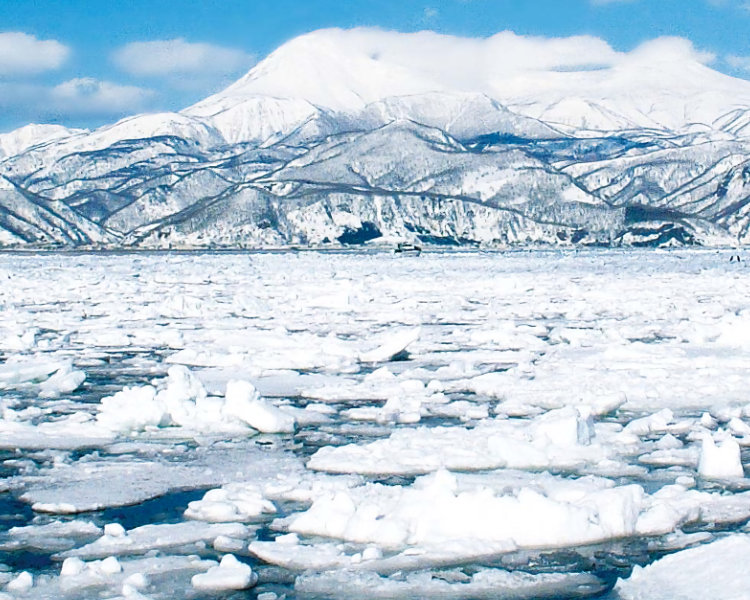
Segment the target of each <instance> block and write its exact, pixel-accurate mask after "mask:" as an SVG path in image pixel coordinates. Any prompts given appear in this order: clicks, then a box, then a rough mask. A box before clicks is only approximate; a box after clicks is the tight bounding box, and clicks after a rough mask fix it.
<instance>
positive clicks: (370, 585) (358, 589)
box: [294, 568, 606, 600]
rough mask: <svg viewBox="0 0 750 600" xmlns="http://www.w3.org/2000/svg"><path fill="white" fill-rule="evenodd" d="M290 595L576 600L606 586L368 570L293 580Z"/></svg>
mask: <svg viewBox="0 0 750 600" xmlns="http://www.w3.org/2000/svg"><path fill="white" fill-rule="evenodd" d="M294 590H295V592H296V593H297V594H298V595H301V596H303V597H310V598H317V597H321V598H323V597H324V598H337V599H338V598H341V599H346V600H349V599H350V598H365V597H366V598H382V599H386V598H387V599H391V600H398V599H404V600H411V599H412V598H441V599H442V600H464V599H466V598H514V599H515V600H531V599H533V598H577V597H584V596H589V595H591V596H593V595H594V594H597V593H601V592H603V591H605V590H606V584H605V583H604V582H603V581H601V580H600V579H598V578H597V577H596V576H594V575H591V574H588V573H542V574H536V575H532V574H529V573H523V572H509V571H503V570H500V569H486V568H479V569H477V570H476V572H473V574H472V575H471V576H469V575H466V574H465V573H464V572H463V571H462V570H459V569H457V570H451V571H448V570H442V571H426V572H417V573H409V574H406V575H403V574H399V575H397V576H391V577H383V576H380V575H378V574H376V573H372V572H367V571H358V572H354V571H348V570H342V571H332V572H328V573H306V574H303V575H300V576H299V577H297V580H296V581H295V584H294Z"/></svg>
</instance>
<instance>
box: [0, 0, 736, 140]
mask: <svg viewBox="0 0 750 600" xmlns="http://www.w3.org/2000/svg"><path fill="white" fill-rule="evenodd" d="M355 26H374V27H381V28H384V29H394V30H399V31H417V30H421V29H432V30H435V31H438V32H441V33H448V34H454V35H462V36H477V37H486V36H489V35H492V34H494V33H497V32H498V31H503V30H507V29H510V30H513V31H515V32H516V33H519V34H529V35H539V36H548V37H557V36H569V35H577V34H591V35H595V36H597V37H601V38H603V39H604V40H606V41H607V42H608V43H609V44H611V45H612V46H613V47H614V48H615V49H616V50H630V49H632V48H634V47H635V46H637V45H638V44H639V43H641V42H643V41H645V40H649V39H653V38H656V37H659V36H664V35H669V36H681V37H685V38H687V39H689V40H690V41H692V42H693V44H694V45H695V46H696V48H697V49H698V50H701V51H706V52H710V53H712V54H714V55H715V57H716V58H715V60H714V61H713V62H712V63H711V66H712V67H714V68H716V69H718V70H720V71H723V72H725V73H729V74H731V75H734V76H738V77H745V78H748V79H750V35H748V32H750V0H424V1H411V0H379V1H377V2H375V1H368V0H308V1H300V0H275V1H273V0H106V1H98V0H0V131H8V130H11V129H13V128H15V127H19V126H21V125H24V124H26V123H28V122H54V123H61V124H64V125H69V126H83V127H94V126H97V125H100V124H103V123H107V122H111V121H114V120H116V119H117V118H119V117H122V116H125V115H127V114H133V113H135V112H139V111H151V110H179V109H180V108H183V107H185V106H187V105H189V104H191V103H192V102H195V101H197V100H199V99H201V98H203V97H205V96H206V95H208V94H210V93H211V92H214V91H217V90H219V89H221V88H222V87H223V86H225V85H226V84H228V83H231V82H232V81H234V80H235V79H236V78H237V77H239V76H240V75H242V74H243V73H245V72H246V71H247V70H248V69H249V68H250V67H252V65H253V64H254V63H255V62H257V61H258V60H261V59H262V58H263V57H264V56H266V55H267V54H268V53H269V52H271V51H272V50H273V49H274V48H276V47H278V46H279V45H281V44H282V43H284V42H285V41H287V40H289V39H291V38H293V37H295V36H297V35H300V34H302V33H305V32H307V31H311V30H314V29H319V28H323V27H355Z"/></svg>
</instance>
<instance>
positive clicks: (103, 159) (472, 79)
mask: <svg viewBox="0 0 750 600" xmlns="http://www.w3.org/2000/svg"><path fill="white" fill-rule="evenodd" d="M709 59H710V57H708V56H705V55H702V54H701V53H699V52H697V51H696V50H695V49H694V48H693V47H692V46H691V45H690V44H689V43H688V42H686V41H685V40H681V39H672V38H664V39H659V40H655V41H652V42H649V43H647V44H644V45H642V46H641V47H639V48H636V49H635V50H633V51H632V52H629V53H621V52H616V51H614V50H612V49H611V48H610V47H609V46H608V45H607V44H606V43H605V42H603V41H601V40H598V39H596V38H590V37H574V38H565V39H538V38H528V37H522V36H517V35H515V34H513V33H509V32H504V33H500V34H497V35H496V36H493V37H491V38H488V39H484V40H477V39H462V38H456V37H451V36H445V35H438V34H435V33H432V32H420V33H415V34H401V33H394V32H385V31H380V30H372V29H354V30H322V31H317V32H313V33H310V34H307V35H304V36H301V37H299V38H296V39H294V40H292V41H290V42H289V43H287V44H285V45H284V46H282V47H281V48H279V49H278V50H276V51H275V52H273V53H272V54H271V55H269V56H268V58H267V59H266V60H264V61H262V62H261V63H259V64H258V65H257V66H256V67H255V68H253V69H252V70H251V71H250V72H249V73H248V74H247V75H245V76H244V77H242V78H241V79H240V80H239V81H237V82H236V83H234V84H232V85H231V86H229V87H228V88H227V89H225V90H223V91H222V92H220V93H218V94H215V95H213V96H211V97H209V98H206V99H205V100H203V101H201V102H199V103H198V104H196V105H194V106H191V107H189V108H187V109H185V110H184V111H182V112H181V113H162V114H155V115H140V116H135V117H130V118H128V119H124V120H122V121H120V122H118V123H115V124H114V125H111V126H107V127H103V128H100V129H98V130H95V131H92V132H87V131H80V130H65V129H64V128H59V127H56V126H29V127H27V128H23V129H21V130H18V131H17V132H12V133H10V134H4V135H2V136H0V176H2V177H3V179H2V180H0V182H3V183H2V185H0V232H2V237H0V243H3V244H21V243H38V244H49V243H56V244H89V245H90V244H95V245H136V246H146V247H153V246H159V247H161V246H168V245H173V246H174V245H180V246H200V247H202V246H217V245H219V246H239V247H258V246H271V245H273V246H275V245H285V244H325V243H331V244H338V243H362V242H365V241H369V240H379V241H382V242H383V243H392V242H394V241H395V240H401V239H415V240H417V239H418V240H422V241H423V242H432V243H450V244H458V243H471V244H512V243H552V244H563V245H569V244H619V243H626V244H670V243H706V244H709V243H721V244H726V243H734V242H737V241H740V242H746V241H748V237H749V236H750V234H748V227H750V209H748V208H747V206H748V204H750V153H749V150H750V82H748V81H745V80H739V79H734V78H731V77H728V76H726V75H722V74H720V73H718V72H716V71H714V70H712V69H710V68H709V67H708V66H706V64H704V63H706V62H707V61H708V60H709ZM375 243H377V242H375Z"/></svg>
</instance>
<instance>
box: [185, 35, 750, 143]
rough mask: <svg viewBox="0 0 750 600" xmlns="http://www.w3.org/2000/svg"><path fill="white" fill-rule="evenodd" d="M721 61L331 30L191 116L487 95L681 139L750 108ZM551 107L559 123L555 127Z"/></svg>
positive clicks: (344, 108) (665, 43)
mask: <svg viewBox="0 0 750 600" xmlns="http://www.w3.org/2000/svg"><path fill="white" fill-rule="evenodd" d="M711 59H712V57H711V55H709V54H706V53H701V52H699V51H698V50H696V49H695V48H694V47H693V46H692V44H691V43H690V42H689V41H687V40H684V39H682V38H669V37H665V38H659V39H657V40H652V41H650V42H647V43H644V44H642V45H641V46H639V47H637V48H635V49H634V50H632V51H630V52H618V51H615V50H614V49H612V48H611V47H610V46H609V45H608V44H607V43H606V42H604V41H603V40H601V39H599V38H595V37H591V36H574V37H567V38H537V37H531V36H521V35H517V34H515V33H513V32H509V31H504V32H500V33H498V34H496V35H493V36H491V37H488V38H482V39H478V38H461V37H456V36H450V35H443V34H438V33H435V32H431V31H420V32H416V33H398V32H394V31H385V30H381V29H370V28H356V29H348V30H344V29H324V30H319V31H314V32H311V33H308V34H305V35H302V36H300V37H297V38H295V39H293V40H291V41H289V42H287V43H286V44H284V45H283V46H281V47H280V48H279V49H277V50H276V51H274V52H273V53H271V54H270V55H269V56H268V57H267V58H266V59H265V60H263V61H261V62H260V63H259V64H258V65H256V67H255V68H253V69H252V70H251V71H250V72H249V73H247V74H246V75H245V76H244V77H242V78H241V79H240V80H238V81H237V82H236V83H234V84H232V85H231V86H229V87H228V88H226V89H225V90H223V91H222V92H219V93H218V94H216V95H214V96H212V97H210V98H208V99H206V100H204V101H203V102H201V103H199V104H198V105H196V106H195V107H191V108H190V109H188V110H187V111H186V112H187V113H188V114H198V113H202V114H206V113H209V112H210V111H211V109H210V107H212V106H223V105H226V104H227V103H231V104H232V105H233V106H237V105H238V104H240V103H242V102H246V101H251V100H252V101H253V102H254V103H255V104H257V102H258V99H259V98H261V99H274V101H275V102H276V103H278V102H279V101H282V100H283V101H290V100H295V101H304V102H306V103H308V104H309V105H311V106H312V107H316V108H318V109H324V110H329V111H335V112H338V113H344V114H349V115H351V114H356V113H358V112H360V111H362V110H363V109H364V108H365V107H366V106H368V105H370V104H373V103H376V102H379V101H383V100H385V99H387V98H392V97H401V96H416V95H420V94H430V93H435V92H440V93H466V94H480V95H486V96H488V97H489V98H491V99H492V100H494V101H496V102H499V103H500V104H502V105H505V106H509V107H511V108H513V109H514V110H516V111H517V112H521V113H523V114H524V115H525V116H527V117H532V118H541V119H542V120H547V121H550V122H552V123H553V124H559V125H564V126H568V127H574V128H587V127H588V125H587V123H592V124H593V125H594V126H595V127H594V128H595V129H602V130H605V131H606V130H610V131H612V130H617V129H619V128H620V127H621V126H622V124H623V123H632V124H633V125H635V126H641V127H649V128H654V127H656V128H662V129H665V130H676V129H681V128H683V127H685V126H687V125H690V124H692V123H706V124H710V123H712V122H714V121H715V120H716V119H718V118H720V117H721V116H722V115H724V114H725V113H727V112H729V111H730V110H733V109H734V108H736V107H737V106H738V105H743V104H744V105H746V104H750V82H747V81H745V80H739V79H735V78H732V77H728V76H725V75H722V74H720V73H717V72H716V71H713V70H712V69H710V68H709V67H707V66H706V65H705V63H706V62H709V61H710V60H711ZM717 94H718V95H722V94H723V95H725V96H726V98H725V99H724V100H723V101H722V100H721V99H720V98H719V99H717V98H715V97H714V96H716V95H717ZM566 99H571V100H580V102H572V104H571V105H573V106H575V110H573V111H572V112H571V114H569V115H568V114H566V113H565V112H564V111H562V110H561V107H564V106H565V103H562V104H561V102H562V100H566ZM584 105H592V106H595V107H596V112H597V113H602V112H604V113H609V114H612V115H613V119H612V121H611V122H610V121H609V119H607V118H604V119H602V118H600V116H601V115H595V116H594V117H593V118H592V117H591V116H588V117H587V116H585V115H581V114H580V110H579V109H578V108H579V107H580V106H584ZM550 106H553V107H554V111H553V114H552V118H545V117H546V116H547V115H546V114H545V113H546V111H547V109H548V108H549V107H550ZM599 107H605V109H604V110H603V111H601V110H600V109H599ZM652 107H653V109H652ZM310 110H312V109H310ZM310 110H308V114H307V115H306V117H309V116H310V114H309V113H310ZM299 123H300V122H297V123H296V125H299Z"/></svg>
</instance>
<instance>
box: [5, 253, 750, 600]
mask: <svg viewBox="0 0 750 600" xmlns="http://www.w3.org/2000/svg"><path fill="white" fill-rule="evenodd" d="M729 256H730V253H729V251H727V252H726V253H725V252H722V251H716V250H711V251H707V250H697V251H692V250H674V251H635V250H627V251H614V250H606V251H605V250H602V251H586V252H572V251H571V252H560V251H528V252H525V251H518V252H507V253H501V252H492V253H482V252H444V253H440V252H435V253H424V254H423V255H422V256H421V257H403V258H402V257H397V256H394V255H391V254H387V253H316V252H298V253H295V252H288V253H213V254H212V253H169V252H164V253H153V254H149V253H137V254H127V253H125V254H75V253H62V254H32V253H4V254H0V317H1V318H0V476H1V477H2V478H1V479H0V599H2V600H7V599H9V598H42V599H46V598H49V599H65V598H70V599H73V598H75V599H76V600H86V599H89V598H91V599H94V598H97V599H98V598H126V599H143V598H151V599H176V598H256V597H257V598H260V599H262V600H273V599H275V598H282V597H286V598H347V599H350V598H419V597H423V598H456V599H458V598H462V599H463V598H585V597H592V598H607V599H608V600H616V599H620V598H622V599H625V598H643V599H646V598H693V597H695V598H709V597H710V598H744V597H747V596H743V595H742V594H744V593H745V590H747V589H750V575H748V574H747V571H746V569H745V568H744V566H743V565H744V564H745V563H746V559H747V556H745V555H747V553H748V552H750V550H748V547H749V546H748V541H747V540H748V539H750V538H749V537H748V526H747V523H748V520H750V480H748V479H746V478H745V475H744V466H745V465H747V464H748V460H750V449H748V447H750V393H749V392H748V390H749V389H750V385H749V384H750V375H748V364H750V286H749V285H748V273H750V271H748V270H747V268H746V266H745V263H736V262H732V263H730V262H729ZM743 556H744V559H743V558H742V557H743ZM696 594H697V595H696ZM738 594H739V595H738Z"/></svg>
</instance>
